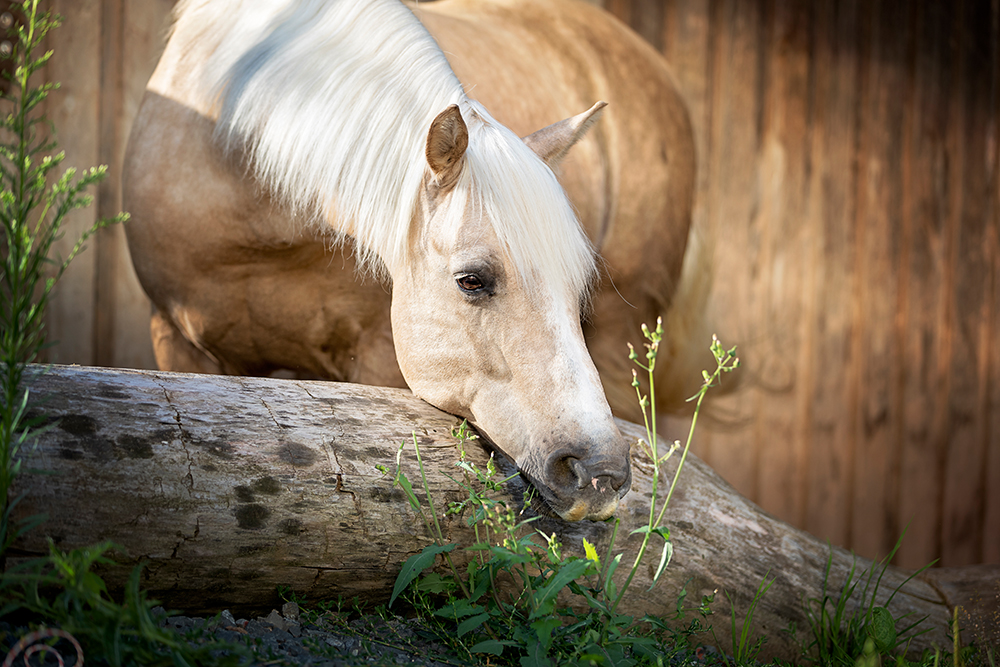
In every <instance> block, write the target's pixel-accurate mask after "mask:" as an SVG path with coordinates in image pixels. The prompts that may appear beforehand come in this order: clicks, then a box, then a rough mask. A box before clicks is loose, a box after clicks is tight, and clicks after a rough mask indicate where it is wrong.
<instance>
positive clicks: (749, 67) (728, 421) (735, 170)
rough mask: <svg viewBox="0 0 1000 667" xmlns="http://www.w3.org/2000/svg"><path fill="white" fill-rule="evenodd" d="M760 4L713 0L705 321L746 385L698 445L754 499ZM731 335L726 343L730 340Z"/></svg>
mask: <svg viewBox="0 0 1000 667" xmlns="http://www.w3.org/2000/svg"><path fill="white" fill-rule="evenodd" d="M760 16H761V8H760V5H759V3H758V2H735V1H733V0H718V1H717V2H714V3H713V4H712V16H711V20H712V27H711V30H712V37H711V40H712V41H711V58H712V74H711V100H712V101H711V104H712V116H711V123H712V124H711V129H710V135H709V155H708V169H709V173H710V184H709V197H708V199H709V207H708V209H707V211H706V215H707V219H708V225H707V227H708V229H709V234H711V236H712V238H713V240H714V243H715V248H714V251H715V254H714V269H715V278H714V285H713V289H712V293H711V295H710V298H709V307H708V308H709V312H708V314H707V317H708V320H709V321H710V322H713V323H716V324H717V333H718V334H719V336H720V337H721V338H722V340H723V341H726V342H727V344H734V343H739V344H740V356H741V359H743V360H744V363H745V366H744V368H743V369H741V371H740V373H741V375H742V376H743V378H742V379H743V382H744V383H745V385H746V386H747V387H748V388H747V389H744V390H741V391H738V392H736V393H734V394H732V395H729V396H725V397H716V398H715V401H714V405H713V416H714V417H716V420H715V422H714V423H713V422H705V423H706V428H705V429H704V430H703V431H702V434H701V439H700V442H701V445H700V447H701V449H699V452H701V451H704V452H705V454H706V456H707V457H708V460H709V461H710V463H711V465H712V466H713V467H714V468H715V469H716V470H717V471H718V472H719V474H721V475H722V476H723V477H724V478H725V479H726V480H727V481H728V482H729V483H731V484H732V485H733V486H734V487H736V489H737V490H739V491H740V493H742V494H743V495H745V496H747V497H749V498H751V499H756V497H757V487H756V484H757V479H758V475H757V468H758V461H759V458H758V454H759V452H758V451H757V449H756V444H755V443H753V444H752V443H750V442H749V441H748V439H747V438H746V437H745V436H744V435H742V434H741V433H740V431H741V429H746V428H748V427H751V428H752V423H753V409H754V405H755V400H756V399H755V392H756V391H757V390H756V389H752V388H749V387H753V386H754V385H755V384H759V382H760V380H761V377H760V367H759V366H757V365H756V363H757V362H756V357H755V350H754V345H753V342H752V341H751V335H752V334H751V332H752V331H753V324H752V323H751V322H750V317H751V314H752V313H753V312H754V311H755V297H754V294H753V292H752V290H751V285H752V283H753V272H754V270H755V269H756V267H758V266H759V264H758V262H759V257H760V230H759V229H758V228H756V227H755V226H754V220H755V215H754V213H755V211H756V209H757V207H758V206H759V192H758V185H759V184H758V180H757V169H756V156H757V153H758V150H759V147H760V142H759V130H760V113H761V90H760V86H761V71H760V64H761V35H760ZM730 341H731V342H730Z"/></svg>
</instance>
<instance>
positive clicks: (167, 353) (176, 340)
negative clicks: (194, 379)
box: [149, 309, 222, 375]
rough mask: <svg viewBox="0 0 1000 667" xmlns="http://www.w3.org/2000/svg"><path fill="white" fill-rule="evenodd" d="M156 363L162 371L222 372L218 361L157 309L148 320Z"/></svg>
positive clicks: (216, 373) (217, 373)
mask: <svg viewBox="0 0 1000 667" xmlns="http://www.w3.org/2000/svg"><path fill="white" fill-rule="evenodd" d="M149 333H150V335H151V336H152V338H153V353H154V354H155V355H156V365H157V366H158V367H159V368H160V370H162V371H178V372H181V373H211V374H214V375H220V374H222V368H221V367H220V366H219V363H218V362H217V361H215V360H214V359H212V358H211V357H210V356H209V355H207V354H205V352H203V351H202V350H199V349H198V348H197V347H195V346H194V345H193V344H192V343H191V341H189V340H188V339H187V338H185V337H184V334H183V333H181V330H180V329H178V328H177V326H176V325H175V324H174V323H173V322H171V321H170V319H169V318H168V317H167V316H165V315H164V314H163V313H162V312H161V311H160V310H159V309H156V310H154V311H153V316H152V317H151V318H150V320H149Z"/></svg>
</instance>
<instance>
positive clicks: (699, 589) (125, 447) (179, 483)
mask: <svg viewBox="0 0 1000 667" xmlns="http://www.w3.org/2000/svg"><path fill="white" fill-rule="evenodd" d="M31 392H32V398H33V400H34V401H35V402H36V405H38V406H39V407H38V410H40V411H41V412H42V413H43V414H44V415H45V416H46V418H47V419H52V420H58V421H55V422H54V423H55V427H54V428H52V429H50V430H49V431H48V432H46V433H45V434H44V435H43V436H42V437H41V439H40V441H39V444H38V447H37V448H36V449H33V450H31V451H29V452H27V453H26V454H25V458H26V462H25V465H26V467H28V468H35V469H41V470H47V471H51V472H52V473H54V474H51V475H37V474H24V475H21V477H20V478H19V480H18V485H19V489H18V490H19V492H23V493H24V494H25V498H24V500H23V501H22V502H21V504H20V505H19V506H18V512H19V514H20V515H21V516H25V515H30V514H34V513H38V512H45V513H47V514H48V516H49V519H48V521H47V523H45V524H44V527H43V528H42V529H41V530H36V531H34V532H32V533H30V534H28V535H27V536H26V537H25V538H24V539H23V540H22V542H21V543H20V544H18V545H17V546H18V548H19V549H21V550H23V551H24V552H26V553H41V552H44V551H46V549H47V547H46V544H45V535H48V536H51V537H52V538H53V539H54V540H55V542H56V544H58V545H59V546H62V547H64V548H69V547H74V546H82V545H86V544H91V543H94V542H96V541H99V540H105V539H110V540H113V541H115V542H117V543H118V544H120V545H122V546H123V547H124V548H125V549H126V550H127V554H128V556H127V557H123V558H122V559H121V560H122V561H123V562H125V563H138V562H140V561H144V562H146V563H147V567H146V574H145V587H146V588H147V589H148V590H149V591H151V593H152V595H153V596H154V597H157V598H158V599H161V600H163V601H164V602H165V603H166V604H167V605H168V606H172V607H174V608H178V609H183V610H185V611H187V612H204V611H212V610H218V609H221V608H234V609H241V608H248V607H255V608H269V607H270V606H272V605H274V604H275V603H276V593H275V587H276V586H279V585H286V586H290V587H291V588H292V589H293V590H295V591H296V592H299V593H304V594H305V595H307V596H308V598H309V599H312V600H317V599H322V598H329V597H336V596H344V597H345V599H350V598H352V597H354V596H357V597H359V598H361V599H363V600H368V601H384V600H385V599H386V598H387V597H388V592H389V591H390V590H391V588H392V584H393V582H394V579H395V576H396V573H397V572H398V570H399V567H400V565H401V563H402V562H403V560H405V559H406V558H407V557H408V556H409V555H411V554H413V553H415V552H417V551H419V550H420V549H422V548H423V547H424V546H426V545H427V544H428V543H429V542H430V537H429V536H428V534H427V533H426V531H425V530H424V527H423V525H422V523H421V522H420V521H419V520H416V519H415V518H414V516H413V514H412V512H411V510H410V508H409V506H408V504H407V502H406V500H405V498H404V496H403V495H402V492H401V491H400V490H399V489H393V488H392V481H391V479H390V478H388V477H385V476H383V475H382V474H381V473H379V472H378V471H377V470H376V468H375V466H376V464H382V465H385V466H388V467H389V468H390V469H393V468H394V466H395V460H396V452H397V448H398V447H399V445H400V443H401V442H403V441H411V439H412V437H413V435H414V434H415V435H416V439H417V441H418V442H419V445H420V451H421V454H422V457H423V460H424V464H425V468H426V471H427V475H428V481H429V484H430V489H431V494H432V496H433V498H434V500H435V503H436V506H437V507H438V508H439V511H440V508H443V507H445V506H446V504H447V502H448V501H449V500H457V499H460V498H461V497H462V493H461V490H460V488H459V487H458V486H457V484H456V483H455V482H453V481H452V480H451V479H450V478H449V477H448V475H451V476H456V473H457V471H456V469H455V465H454V464H455V462H456V461H457V459H458V451H457V449H456V440H455V439H454V438H453V437H452V436H451V435H450V431H451V429H452V428H453V427H455V426H456V425H457V424H458V421H457V420H456V418H455V417H452V416H451V415H447V414H445V413H443V412H440V411H438V410H436V409H435V408H433V407H431V406H429V405H427V404H426V403H424V402H422V401H420V400H418V399H416V398H414V397H413V396H412V395H411V394H410V393H409V392H406V391H400V390H395V389H385V388H379V387H369V386H358V385H348V384H336V383H328V382H300V381H290V380H268V379H252V378H238V377H220V376H205V375H183V374H175V373H157V372H145V371H143V372H139V371H123V370H105V369H94V368H79V367H55V368H52V369H51V370H50V372H48V373H47V374H44V375H40V376H38V377H37V378H35V379H34V380H32V382H31ZM620 425H621V427H622V429H623V432H625V433H626V435H627V436H629V437H638V436H639V434H640V430H639V429H638V428H637V427H636V426H634V425H632V424H627V423H624V422H623V423H621V424H620ZM468 449H469V450H470V451H469V452H468V454H469V456H470V458H471V459H472V460H473V461H474V462H475V463H477V464H478V465H484V464H485V461H486V458H487V457H488V454H487V453H486V452H485V451H484V450H483V449H482V448H481V447H479V446H473V447H470V448H468ZM633 452H634V453H633V482H632V490H631V492H630V493H629V494H628V495H627V496H626V498H625V499H624V500H623V503H622V505H621V507H620V509H619V511H618V516H619V517H620V519H621V522H622V523H621V527H620V528H619V533H618V534H619V536H627V535H628V534H629V532H630V531H631V530H632V529H634V528H636V527H638V526H640V525H643V524H644V522H645V520H646V517H647V515H648V511H649V496H650V485H651V465H650V463H649V461H648V460H647V459H645V457H644V456H643V455H642V454H639V453H636V451H635V450H633ZM675 460H676V457H675ZM401 461H402V465H403V468H404V470H405V471H406V473H407V474H408V476H409V478H410V479H411V480H413V481H417V480H419V471H418V469H417V466H416V460H415V457H414V452H413V447H412V445H410V446H409V447H408V448H407V449H406V450H405V451H404V452H403V455H402V459H401ZM669 468H670V471H669V472H670V474H671V475H672V472H673V467H672V465H671V466H669ZM520 496H521V493H520V490H519V489H516V488H515V489H511V497H512V499H518V498H520ZM667 522H668V524H669V527H670V529H671V532H672V535H673V542H674V557H673V561H672V562H671V564H670V566H669V568H668V571H667V573H666V574H665V576H664V577H663V579H661V581H660V583H659V584H658V585H657V586H656V588H655V589H654V590H652V591H651V592H647V589H648V588H649V583H650V579H651V576H652V573H653V570H654V567H655V564H656V562H655V561H656V560H658V559H657V556H658V553H656V554H653V555H652V556H651V557H650V558H649V559H648V563H646V564H645V565H644V566H643V567H642V568H641V570H640V572H639V573H638V575H637V578H636V581H635V582H634V584H633V589H632V591H631V592H630V593H629V595H628V598H627V600H626V601H625V603H624V608H623V611H625V612H626V613H633V614H636V615H642V614H647V613H648V614H659V615H663V616H670V615H672V614H673V612H674V611H675V608H676V603H677V596H678V592H679V591H680V590H681V588H682V587H684V586H685V585H686V586H687V590H688V593H689V594H690V595H689V598H688V599H689V600H697V599H700V595H702V594H705V593H710V592H712V591H713V590H716V589H718V590H719V595H718V596H717V598H716V603H715V605H714V610H715V612H716V615H715V616H714V617H713V618H714V619H715V621H716V622H715V625H716V632H717V634H718V636H719V637H720V639H721V640H722V641H723V642H726V641H728V636H729V631H728V628H729V618H728V603H727V601H726V600H725V598H724V596H723V595H722V591H727V592H728V593H729V594H730V595H732V596H733V600H734V602H735V604H736V605H737V611H738V617H740V616H739V612H740V611H741V610H744V609H745V608H746V606H747V604H748V602H749V600H750V598H751V597H752V595H753V593H754V591H755V590H756V588H757V586H758V585H759V584H760V583H761V581H762V580H763V579H764V578H765V577H768V578H773V579H775V582H774V584H773V585H772V586H771V589H770V590H769V591H768V592H767V594H766V596H765V597H764V599H763V602H762V603H761V606H760V608H759V609H758V611H757V613H756V615H755V617H754V625H755V630H756V632H758V633H766V634H767V635H768V636H769V637H770V639H769V641H768V643H767V645H766V650H765V652H766V653H767V654H769V655H779V656H790V655H793V654H795V653H796V651H797V649H796V646H795V644H794V643H793V641H792V638H791V637H789V636H788V635H787V634H786V633H783V632H781V631H782V630H784V629H785V628H786V627H787V626H788V624H789V623H790V622H794V623H795V624H796V625H797V626H798V628H799V629H800V630H802V629H803V628H805V627H806V626H807V622H806V619H805V616H804V612H803V600H805V599H809V598H818V597H819V596H820V586H821V583H822V579H823V570H824V567H825V565H826V562H827V559H828V558H832V569H831V575H830V579H829V580H830V584H831V587H832V588H833V590H834V592H836V591H837V590H838V589H839V587H840V586H841V585H842V584H843V582H844V580H845V578H846V576H847V571H848V570H849V569H850V567H851V565H852V563H853V562H854V559H853V558H852V556H851V555H850V554H849V553H847V552H845V551H843V550H840V549H832V550H831V549H830V548H829V547H828V546H827V545H826V544H824V543H822V542H820V541H819V540H817V539H815V538H813V537H811V536H810V535H808V534H806V533H803V532H802V531H799V530H797V529H795V528H792V527H790V526H788V525H786V524H784V523H782V522H780V521H778V520H776V519H775V518H773V517H771V516H770V515H768V514H766V513H764V512H763V511H761V510H760V509H759V508H758V507H756V506H755V505H753V504H752V503H750V502H749V501H747V500H746V499H744V498H743V497H741V496H740V495H739V494H738V493H736V491H735V490H734V489H733V488H732V487H730V486H729V485H728V484H726V483H725V482H724V481H723V480H722V479H721V478H719V477H718V476H717V475H715V474H714V473H713V472H712V471H711V470H710V469H709V468H708V467H707V466H706V465H705V464H704V463H702V462H701V461H700V460H698V459H697V458H695V457H693V456H692V457H689V459H688V463H687V467H686V468H685V470H684V471H683V474H682V477H681V483H680V485H679V487H678V490H677V492H676V493H675V495H674V499H673V501H672V506H671V509H670V510H669V511H668V513H667ZM535 525H536V526H538V528H539V529H540V530H543V531H545V532H546V533H550V532H552V531H557V532H558V533H559V534H560V536H561V539H562V542H563V543H564V544H565V545H566V548H567V549H569V550H580V549H581V538H582V537H584V536H586V537H587V538H588V539H589V540H590V541H591V542H595V543H597V544H598V545H599V549H601V548H602V547H603V546H604V545H606V544H607V540H608V539H609V536H610V531H611V526H610V525H608V524H604V523H592V522H583V523H578V524H567V523H564V522H562V521H559V520H556V519H545V520H543V521H542V522H540V523H538V524H535ZM442 528H443V529H444V531H445V533H446V538H447V539H448V540H451V541H455V542H459V543H461V544H470V543H471V542H472V535H471V533H470V531H469V530H468V528H466V526H465V522H464V519H459V518H455V517H449V518H447V519H444V520H443V522H442ZM638 543H639V540H638V538H637V537H632V538H629V539H625V538H624V537H620V538H619V546H620V547H621V548H622V549H623V550H624V551H625V552H626V555H625V556H624V557H623V559H622V560H623V565H624V564H626V563H630V562H631V559H632V558H633V557H634V556H633V555H634V552H635V549H636V548H637V545H638ZM868 565H869V563H868V562H867V561H863V560H859V562H858V567H859V568H862V569H863V568H865V567H867V566H868ZM621 569H623V570H624V569H625V568H624V567H623V568H621ZM969 572H973V571H972V570H965V571H964V573H963V574H961V575H960V576H959V575H956V574H955V573H954V572H952V573H947V572H945V573H941V572H939V573H938V574H939V575H941V577H939V578H941V579H942V581H946V582H947V584H941V585H939V586H938V587H937V588H936V587H935V585H934V584H933V583H932V582H930V583H929V581H928V580H914V581H911V582H910V583H909V584H907V585H906V586H905V587H904V589H903V591H902V593H900V594H899V595H897V596H896V598H895V599H894V600H893V603H892V606H891V608H890V610H891V611H892V612H893V614H894V615H895V616H896V617H897V618H898V617H899V616H900V615H901V614H903V613H907V612H910V613H912V614H916V615H917V616H928V620H927V622H928V624H929V625H930V627H933V628H934V632H932V633H930V634H928V635H925V636H924V637H922V638H920V639H919V640H918V642H919V645H921V646H923V645H927V644H929V643H931V642H936V643H937V644H938V645H945V644H946V639H945V636H944V629H945V628H946V627H947V624H948V621H949V618H950V610H949V606H948V605H949V604H955V603H962V602H963V601H965V600H964V599H963V598H962V596H963V595H964V594H965V592H966V591H978V592H983V591H985V590H986V589H985V586H986V585H987V583H988V582H995V581H997V576H996V574H997V572H996V568H994V569H992V570H989V569H986V570H976V571H974V577H973V579H972V580H971V582H970V581H963V580H962V579H961V577H962V576H964V577H965V578H966V579H968V578H969ZM126 574H127V570H126V569H125V568H123V570H122V572H121V573H119V574H114V573H112V574H110V575H109V576H110V579H111V580H112V581H113V582H118V583H119V584H120V583H121V582H122V581H123V579H124V577H125V576H126ZM907 574H908V573H906V572H903V571H899V570H897V569H895V568H889V569H888V571H887V572H886V574H885V576H884V578H883V579H882V583H881V591H880V599H881V600H884V599H885V596H886V595H887V594H888V593H889V592H891V591H892V590H894V589H895V588H896V587H897V586H899V585H900V584H901V582H902V581H903V580H904V579H905V578H906V576H907ZM724 645H725V644H724Z"/></svg>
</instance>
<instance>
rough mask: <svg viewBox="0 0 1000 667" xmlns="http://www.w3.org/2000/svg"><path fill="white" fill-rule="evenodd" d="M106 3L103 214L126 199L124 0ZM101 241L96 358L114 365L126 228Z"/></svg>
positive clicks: (103, 18)
mask: <svg viewBox="0 0 1000 667" xmlns="http://www.w3.org/2000/svg"><path fill="white" fill-rule="evenodd" d="M93 4H95V5H96V4H99V6H100V8H101V32H100V35H101V69H100V74H101V79H100V81H101V91H100V92H101V95H100V101H101V114H100V123H99V130H100V138H101V143H100V151H99V153H100V160H101V164H104V165H107V166H108V173H109V177H108V178H107V179H105V180H104V182H102V183H101V184H100V186H99V188H98V199H97V214H98V216H100V217H102V218H110V217H113V216H114V215H115V214H116V213H117V212H118V203H119V202H120V201H121V163H120V162H119V161H118V153H119V150H118V142H119V130H120V121H121V112H120V105H121V91H122V81H121V74H122V52H121V50H122V42H123V24H122V12H123V9H124V8H123V6H122V4H123V0H102V1H101V2H100V3H93ZM98 239H99V244H98V246H97V285H96V287H97V291H96V303H95V309H96V319H95V331H96V334H95V335H96V339H95V341H94V342H95V346H94V347H95V360H94V361H95V363H96V364H97V365H100V366H111V365H113V361H114V350H115V347H116V344H117V343H118V341H117V340H116V336H115V322H116V321H117V320H118V317H119V313H118V304H117V300H116V299H115V296H116V294H115V292H116V284H117V282H118V274H119V271H118V269H119V266H118V262H117V258H118V255H119V254H120V253H121V245H122V243H123V241H124V238H123V236H122V230H121V229H120V227H117V228H109V229H104V230H102V231H101V232H100V236H99V237H98Z"/></svg>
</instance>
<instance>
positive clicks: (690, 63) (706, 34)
mask: <svg viewBox="0 0 1000 667" xmlns="http://www.w3.org/2000/svg"><path fill="white" fill-rule="evenodd" d="M665 4H666V9H665V15H664V26H663V43H664V48H663V53H664V55H665V57H666V59H667V62H668V63H669V64H670V68H671V70H672V72H673V74H674V77H675V79H676V81H677V85H678V87H679V89H680V92H681V95H682V97H683V98H684V101H685V102H686V104H687V108H688V113H689V114H690V117H691V126H692V130H693V132H694V138H695V150H696V152H697V165H698V176H697V181H696V185H695V188H696V194H695V200H694V209H693V211H692V213H691V217H692V235H696V238H694V240H693V243H700V244H703V246H704V247H705V253H706V254H707V255H708V256H711V243H712V239H711V236H710V234H709V232H708V229H707V225H708V215H707V211H708V208H709V207H710V205H711V198H710V196H709V190H708V187H709V172H710V170H709V157H710V150H709V136H710V129H711V126H712V105H711V97H710V96H711V72H712V57H711V30H710V26H711V12H710V7H709V3H707V2H705V1H704V0H675V1H674V2H668V3H665ZM689 247H690V246H689ZM724 342H727V343H729V341H726V340H725V339H724ZM706 344H707V341H706ZM730 344H731V343H730ZM713 401H714V397H711V398H709V402H708V403H707V404H706V408H705V411H706V414H708V413H709V411H710V410H711V407H710V406H711V405H712V403H713ZM662 422H663V428H662V429H661V432H662V433H666V434H667V436H668V437H669V438H670V439H671V440H673V439H680V440H682V441H683V439H684V438H685V437H686V436H687V433H688V431H689V430H690V426H691V418H690V416H687V415H666V416H665V417H664V418H663V419H662ZM703 431H704V429H700V430H699V431H698V433H697V434H696V436H695V440H694V443H693V445H692V446H693V448H694V450H695V451H696V452H698V454H699V455H700V456H705V455H710V454H709V453H708V452H707V451H706V449H707V448H706V447H705V443H704V442H703V441H702V437H701V436H702V433H703Z"/></svg>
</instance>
